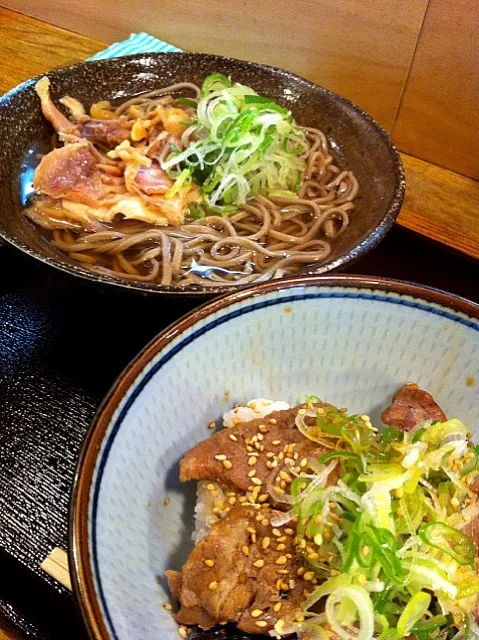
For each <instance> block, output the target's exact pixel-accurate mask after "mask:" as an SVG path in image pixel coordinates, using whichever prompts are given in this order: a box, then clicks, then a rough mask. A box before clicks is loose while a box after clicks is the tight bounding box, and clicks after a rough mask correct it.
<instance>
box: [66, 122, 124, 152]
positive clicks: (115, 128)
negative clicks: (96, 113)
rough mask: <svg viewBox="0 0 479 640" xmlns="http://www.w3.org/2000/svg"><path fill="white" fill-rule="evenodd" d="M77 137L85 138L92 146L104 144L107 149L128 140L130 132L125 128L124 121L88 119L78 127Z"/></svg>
mask: <svg viewBox="0 0 479 640" xmlns="http://www.w3.org/2000/svg"><path fill="white" fill-rule="evenodd" d="M77 135H78V136H79V137H80V138H85V139H86V140H88V141H89V142H91V143H92V144H102V145H105V146H107V147H116V145H118V144H120V143H121V142H123V140H128V138H129V137H130V130H129V129H128V128H126V127H125V124H124V122H123V121H122V120H120V119H117V120H95V119H93V118H88V119H87V120H85V121H84V122H80V123H79V125H78V130H77Z"/></svg>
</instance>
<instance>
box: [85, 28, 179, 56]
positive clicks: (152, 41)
mask: <svg viewBox="0 0 479 640" xmlns="http://www.w3.org/2000/svg"><path fill="white" fill-rule="evenodd" d="M149 51H154V52H155V53H164V52H170V51H181V49H178V48H177V47H174V46H173V45H172V44H168V43H167V42H163V40H158V39H157V38H154V37H153V36H150V35H149V34H148V33H143V32H142V33H132V34H131V36H130V37H129V38H128V40H123V42H115V44H112V45H111V46H109V47H108V48H107V49H105V50H104V51H100V52H99V53H97V54H95V55H94V56H93V57H91V58H88V59H89V60H103V59H104V58H119V57H120V56H127V55H129V54H132V53H147V52H149Z"/></svg>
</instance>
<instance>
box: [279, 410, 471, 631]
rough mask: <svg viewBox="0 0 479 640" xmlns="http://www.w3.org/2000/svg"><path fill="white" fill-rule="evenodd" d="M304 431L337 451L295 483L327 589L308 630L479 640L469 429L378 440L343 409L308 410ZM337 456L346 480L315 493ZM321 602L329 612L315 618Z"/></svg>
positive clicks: (434, 428) (301, 420)
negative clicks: (471, 533) (470, 530)
mask: <svg viewBox="0 0 479 640" xmlns="http://www.w3.org/2000/svg"><path fill="white" fill-rule="evenodd" d="M308 419H309V420H308ZM298 428H300V430H301V431H302V432H303V433H304V434H305V435H306V437H309V438H312V439H315V440H316V441H318V440H321V441H322V442H324V443H325V444H326V445H327V446H328V447H330V448H331V449H334V450H332V451H331V452H329V453H326V454H325V455H323V456H321V457H320V458H319V459H318V460H317V461H316V462H315V463H314V464H313V465H311V467H310V470H309V473H308V474H307V477H298V478H296V479H295V480H294V481H293V483H292V485H291V495H292V497H293V511H294V514H295V516H296V518H297V519H298V524H297V533H298V539H299V544H300V547H301V548H302V550H303V554H304V555H305V557H306V560H307V562H308V564H309V565H310V566H311V569H312V571H313V572H314V575H315V576H316V577H317V578H318V579H319V581H320V585H319V586H318V587H317V589H315V591H314V592H313V593H312V594H311V596H310V597H309V598H308V600H307V601H306V603H305V605H304V609H305V614H306V616H307V618H306V621H305V622H304V623H302V625H301V629H308V630H309V629H310V630H311V631H314V633H315V634H316V635H314V636H312V637H317V638H327V637H329V636H328V635H327V633H328V631H327V629H328V628H329V629H331V630H332V631H333V632H334V633H335V634H336V635H337V636H338V637H340V638H358V639H360V640H366V639H367V638H373V637H375V636H376V637H379V638H381V639H382V640H386V639H387V640H398V639H399V638H404V637H406V636H408V635H409V634H412V635H413V636H414V637H416V638H418V639H420V640H422V639H423V638H424V639H426V638H433V637H434V638H435V637H437V638H448V637H449V634H450V632H452V631H453V630H456V631H457V632H458V633H459V632H460V633H461V634H464V636H463V635H460V636H458V637H476V635H475V634H476V633H477V625H476V623H475V620H474V618H473V616H472V615H471V614H472V613H473V611H474V609H475V607H476V605H477V596H478V593H479V577H478V575H477V573H476V564H475V560H476V555H477V550H476V547H475V546H474V543H473V542H472V540H471V539H470V538H469V537H468V536H467V535H466V534H465V533H464V532H463V529H464V527H465V526H466V525H467V523H469V522H470V521H471V520H472V519H473V518H475V517H476V516H477V514H478V506H477V503H476V496H475V494H474V493H473V492H472V491H471V488H470V486H471V484H472V483H473V481H474V478H475V472H476V469H477V466H478V463H479V448H478V447H476V448H472V445H471V444H470V442H469V440H468V430H467V428H466V427H465V426H464V425H463V424H462V423H461V422H460V421H459V420H455V419H453V420H448V421H446V422H442V423H440V422H436V423H422V424H419V425H418V426H417V427H416V428H415V429H414V430H412V431H411V432H409V433H407V432H406V433H401V432H400V431H399V430H397V429H394V428H392V427H389V428H386V429H385V430H384V431H383V432H382V433H381V434H378V433H377V431H376V429H374V427H372V425H371V423H370V421H369V419H368V417H367V416H347V415H346V414H344V413H342V412H340V411H338V410H337V409H336V408H335V407H330V408H327V409H314V408H311V409H309V410H308V411H307V412H306V414H304V415H303V416H298ZM332 460H336V461H337V464H338V465H339V466H340V479H339V480H338V483H337V484H336V485H335V486H331V487H324V486H318V487H316V488H315V489H314V490H312V491H311V490H310V487H311V486H312V485H313V483H314V482H315V479H316V478H317V475H318V474H319V473H321V468H322V466H324V465H325V464H327V463H328V462H330V461H332ZM317 465H319V466H317ZM324 597H326V600H325V608H324V612H323V613H320V614H315V613H313V611H314V607H315V605H316V604H317V603H318V602H319V601H320V600H321V599H322V598H324ZM468 634H469V635H468Z"/></svg>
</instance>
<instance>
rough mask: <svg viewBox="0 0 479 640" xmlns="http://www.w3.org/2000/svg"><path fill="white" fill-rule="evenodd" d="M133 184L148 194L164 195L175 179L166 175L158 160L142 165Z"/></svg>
mask: <svg viewBox="0 0 479 640" xmlns="http://www.w3.org/2000/svg"><path fill="white" fill-rule="evenodd" d="M133 184H134V185H135V186H136V187H137V188H138V189H139V190H140V191H143V192H144V193H146V194H147V195H151V196H153V195H163V194H165V193H166V192H167V191H168V190H169V189H170V188H171V187H172V186H173V181H172V180H171V179H170V178H169V177H168V176H167V175H166V173H165V172H164V171H163V169H162V168H161V167H160V165H159V164H158V163H157V162H152V163H151V165H150V166H149V167H146V166H144V165H142V166H141V167H140V169H139V170H138V173H137V174H136V176H135V178H134V180H133Z"/></svg>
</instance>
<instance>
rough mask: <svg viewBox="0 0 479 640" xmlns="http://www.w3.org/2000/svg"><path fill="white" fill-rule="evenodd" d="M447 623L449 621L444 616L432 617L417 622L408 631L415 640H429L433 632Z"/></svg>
mask: <svg viewBox="0 0 479 640" xmlns="http://www.w3.org/2000/svg"><path fill="white" fill-rule="evenodd" d="M448 623H449V620H448V619H447V618H446V616H441V615H439V616H432V617H431V618H429V619H428V620H420V621H419V622H417V623H416V624H415V625H414V626H413V627H412V629H411V630H410V631H411V634H412V635H413V636H415V637H416V638H417V640H430V638H432V637H433V634H434V632H435V631H437V630H438V629H440V628H441V627H444V626H445V625H447V624H448Z"/></svg>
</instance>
